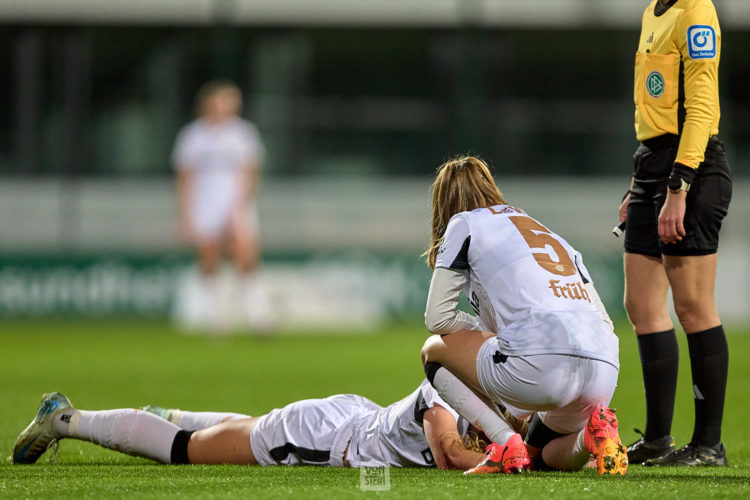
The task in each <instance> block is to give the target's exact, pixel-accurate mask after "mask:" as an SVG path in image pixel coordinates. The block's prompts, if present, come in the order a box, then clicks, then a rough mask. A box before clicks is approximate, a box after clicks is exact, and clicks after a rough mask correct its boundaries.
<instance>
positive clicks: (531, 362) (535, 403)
mask: <svg viewBox="0 0 750 500" xmlns="http://www.w3.org/2000/svg"><path fill="white" fill-rule="evenodd" d="M496 352H497V353H498V354H499V351H498V348H497V338H495V337H493V338H490V339H487V341H486V342H485V343H484V344H482V347H481V348H480V349H479V354H478V355H477V377H478V379H479V384H480V385H481V386H482V390H483V391H484V393H485V394H486V395H487V396H489V397H490V398H491V399H492V400H494V401H496V402H498V403H500V404H503V405H505V406H506V408H507V409H508V410H509V411H510V412H511V413H512V414H513V416H515V417H517V418H523V417H524V416H527V415H528V414H530V413H532V412H538V413H539V416H540V417H541V419H542V422H544V424H545V425H546V426H547V427H549V428H550V429H552V430H553V431H556V432H560V433H562V434H568V433H571V432H577V431H579V430H581V429H583V427H584V426H585V425H586V422H587V420H588V419H589V416H590V415H591V412H592V411H593V410H594V409H595V408H596V407H597V406H599V405H602V406H607V405H609V402H610V400H611V399H612V395H613V394H614V392H615V387H616V386H617V375H618V372H619V370H618V368H616V367H615V366H613V365H611V364H609V363H607V362H605V361H599V360H595V359H590V358H583V357H579V356H570V355H567V354H535V355H532V356H508V357H504V356H495V353H496ZM496 361H497V362H496Z"/></svg>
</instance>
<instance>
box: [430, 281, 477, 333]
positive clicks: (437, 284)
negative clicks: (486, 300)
mask: <svg viewBox="0 0 750 500" xmlns="http://www.w3.org/2000/svg"><path fill="white" fill-rule="evenodd" d="M466 280H467V277H466V271H456V270H452V269H446V268H442V267H439V268H436V269H435V271H434V272H433V274H432V281H431V282H430V291H429V294H428V296H427V307H426V309H425V314H424V317H425V326H426V327H427V329H428V330H429V331H430V332H432V333H437V334H445V333H451V332H456V331H459V330H482V329H483V328H482V323H481V321H480V320H479V318H477V317H475V316H472V315H470V314H467V313H465V312H463V311H460V310H458V301H459V299H460V297H461V290H463V288H464V285H465V284H466Z"/></svg>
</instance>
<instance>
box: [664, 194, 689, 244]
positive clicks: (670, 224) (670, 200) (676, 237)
mask: <svg viewBox="0 0 750 500" xmlns="http://www.w3.org/2000/svg"><path fill="white" fill-rule="evenodd" d="M686 197H687V193H686V192H685V191H680V192H679V193H678V194H674V193H667V201H665V202H664V206H663V207H661V212H660V213H659V238H661V240H662V241H663V242H664V243H677V242H678V241H681V240H682V237H683V236H685V226H684V224H683V220H684V219H685V198H686Z"/></svg>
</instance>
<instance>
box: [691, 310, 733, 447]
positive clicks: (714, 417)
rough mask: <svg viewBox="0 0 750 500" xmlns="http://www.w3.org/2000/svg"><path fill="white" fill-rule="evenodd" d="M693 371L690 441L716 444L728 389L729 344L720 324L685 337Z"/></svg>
mask: <svg viewBox="0 0 750 500" xmlns="http://www.w3.org/2000/svg"><path fill="white" fill-rule="evenodd" d="M687 340H688V349H689V350H690V371H691V372H692V374H693V397H694V398H695V399H694V401H695V429H694V430H693V439H692V441H691V442H692V443H693V444H702V445H705V446H715V445H717V444H719V442H720V441H721V418H722V416H723V415H724V395H725V393H726V389H727V370H728V367H729V347H728V346H727V337H726V335H725V334H724V327H723V326H721V325H719V326H717V327H714V328H709V329H708V330H703V331H702V332H696V333H691V334H689V335H688V336H687Z"/></svg>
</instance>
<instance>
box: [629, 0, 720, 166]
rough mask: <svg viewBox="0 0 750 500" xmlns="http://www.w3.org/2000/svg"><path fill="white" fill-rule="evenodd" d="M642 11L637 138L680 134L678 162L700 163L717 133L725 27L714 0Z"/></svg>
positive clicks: (681, 1)
mask: <svg viewBox="0 0 750 500" xmlns="http://www.w3.org/2000/svg"><path fill="white" fill-rule="evenodd" d="M670 3H671V5H670V6H669V7H668V8H667V10H663V8H662V10H657V9H656V7H657V4H658V0H653V1H652V2H651V4H650V5H649V6H648V7H647V8H646V11H645V12H644V13H643V21H642V25H641V38H640V42H639V43H638V52H637V53H636V57H635V92H634V99H635V132H636V136H637V137H638V140H639V141H643V140H646V139H651V138H653V137H656V136H659V135H664V134H675V135H680V136H681V137H680V146H679V149H678V151H677V158H676V160H675V162H676V163H681V164H683V165H686V166H688V167H692V168H698V165H699V164H700V163H701V162H702V161H703V154H704V152H705V150H706V145H707V144H708V140H709V138H710V137H711V136H712V135H715V134H718V133H719V115H720V110H719V57H720V56H721V31H720V29H719V20H718V18H717V16H716V9H715V8H714V5H713V3H711V0H675V1H672V2H670Z"/></svg>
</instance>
